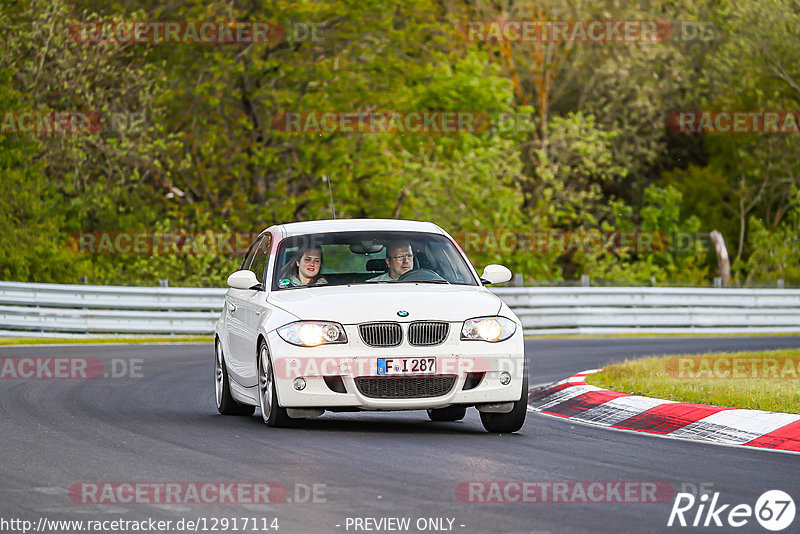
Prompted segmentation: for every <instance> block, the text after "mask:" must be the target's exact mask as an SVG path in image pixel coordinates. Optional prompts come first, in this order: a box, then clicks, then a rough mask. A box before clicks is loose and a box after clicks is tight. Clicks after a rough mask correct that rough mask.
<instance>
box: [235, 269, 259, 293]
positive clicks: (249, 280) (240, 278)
mask: <svg viewBox="0 0 800 534" xmlns="http://www.w3.org/2000/svg"><path fill="white" fill-rule="evenodd" d="M228 285H229V286H230V287H232V288H233V289H261V284H260V283H259V282H258V279H257V278H256V273H254V272H253V271H236V272H235V273H233V274H232V275H230V276H229V277H228Z"/></svg>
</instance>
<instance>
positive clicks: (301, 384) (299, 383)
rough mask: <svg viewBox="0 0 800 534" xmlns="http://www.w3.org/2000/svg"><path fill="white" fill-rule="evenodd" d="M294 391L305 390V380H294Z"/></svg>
mask: <svg viewBox="0 0 800 534" xmlns="http://www.w3.org/2000/svg"><path fill="white" fill-rule="evenodd" d="M293 385H294V389H296V390H297V391H303V390H304V389H306V379H305V378H295V379H294V384H293Z"/></svg>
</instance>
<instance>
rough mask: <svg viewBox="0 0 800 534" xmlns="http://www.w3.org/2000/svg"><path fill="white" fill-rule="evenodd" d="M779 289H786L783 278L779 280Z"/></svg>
mask: <svg viewBox="0 0 800 534" xmlns="http://www.w3.org/2000/svg"><path fill="white" fill-rule="evenodd" d="M778 289H784V280H783V278H781V279H780V280H778Z"/></svg>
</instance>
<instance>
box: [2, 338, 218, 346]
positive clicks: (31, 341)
mask: <svg viewBox="0 0 800 534" xmlns="http://www.w3.org/2000/svg"><path fill="white" fill-rule="evenodd" d="M213 342H214V338H213V337H212V336H161V337H155V336H154V337H144V336H143V337H86V338H74V337H70V338H57V337H47V338H42V337H0V345H55V344H59V345H61V344H68V345H82V344H87V343H91V344H95V343H213Z"/></svg>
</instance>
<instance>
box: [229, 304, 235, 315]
mask: <svg viewBox="0 0 800 534" xmlns="http://www.w3.org/2000/svg"><path fill="white" fill-rule="evenodd" d="M228 311H229V312H231V313H233V312H235V311H236V304H234V303H233V302H228Z"/></svg>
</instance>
